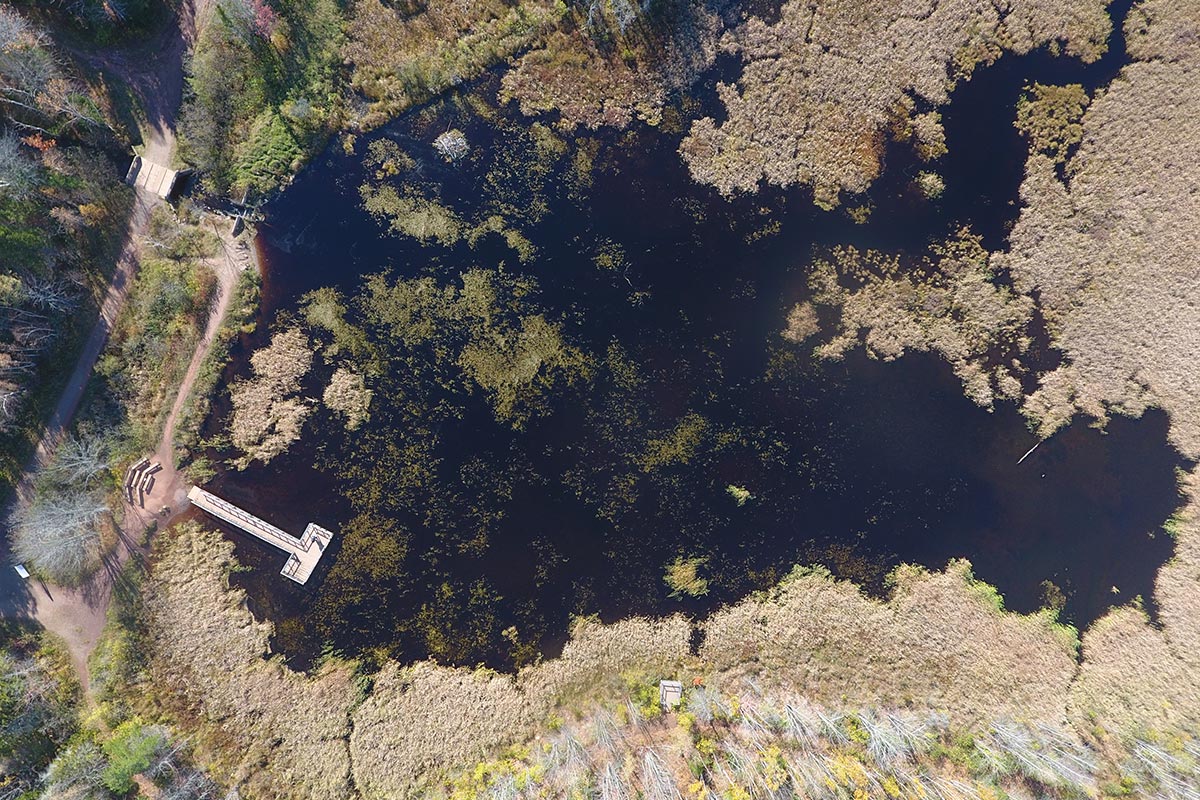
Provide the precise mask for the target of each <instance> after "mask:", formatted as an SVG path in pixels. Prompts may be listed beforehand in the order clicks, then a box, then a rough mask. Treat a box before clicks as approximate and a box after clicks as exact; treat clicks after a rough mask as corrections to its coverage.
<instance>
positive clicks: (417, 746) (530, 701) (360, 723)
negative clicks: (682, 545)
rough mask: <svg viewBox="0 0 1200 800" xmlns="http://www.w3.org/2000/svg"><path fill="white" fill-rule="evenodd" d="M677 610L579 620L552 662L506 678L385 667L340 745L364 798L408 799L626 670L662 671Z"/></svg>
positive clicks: (604, 689) (672, 645)
mask: <svg viewBox="0 0 1200 800" xmlns="http://www.w3.org/2000/svg"><path fill="white" fill-rule="evenodd" d="M690 632H691V625H690V623H688V622H687V620H685V619H683V618H682V617H679V616H673V617H668V618H666V619H662V620H647V619H638V618H634V619H628V620H623V621H621V622H617V623H614V624H612V625H600V624H598V623H592V624H580V625H577V626H576V627H575V629H574V630H573V631H572V638H571V641H570V642H569V643H568V644H567V646H566V647H565V648H564V650H563V654H562V656H561V657H560V658H557V659H553V660H551V661H548V662H546V663H543V664H539V665H537V666H534V667H529V668H527V669H525V670H522V671H521V673H520V674H519V675H518V676H516V678H513V677H512V676H502V675H497V674H495V673H491V672H487V671H471V670H465V669H454V668H449V667H441V666H438V665H436V664H433V663H428V662H426V663H421V664H417V665H415V666H413V667H410V668H408V669H401V668H399V667H398V666H396V665H395V664H389V665H388V666H386V667H384V669H383V670H382V671H381V672H380V673H379V675H378V676H377V677H376V680H375V687H374V690H373V691H372V693H371V696H370V697H369V698H368V699H367V700H366V701H365V702H364V703H363V704H362V706H360V707H359V709H358V710H357V711H356V712H355V714H354V733H353V734H352V736H351V739H350V750H351V755H352V758H353V761H354V777H355V781H356V783H357V785H358V789H359V791H360V792H361V793H362V795H363V796H364V797H366V798H385V797H400V796H409V795H411V794H415V793H418V792H419V790H420V789H422V788H423V787H426V786H429V785H433V784H436V783H437V782H438V781H440V780H442V779H443V778H444V777H445V775H446V774H447V772H448V771H454V770H457V769H461V768H462V767H463V766H465V765H466V764H469V763H472V762H474V761H478V760H480V759H482V758H483V757H484V756H486V755H487V754H489V753H491V752H493V751H495V750H496V749H498V748H500V747H502V746H504V745H508V744H513V743H516V742H519V741H521V740H523V739H525V738H527V737H529V736H530V735H532V734H533V733H534V731H535V730H536V727H537V725H538V724H540V723H543V722H544V721H545V719H546V717H547V715H548V714H550V713H551V712H552V711H553V709H554V708H555V707H557V706H559V705H561V704H564V703H566V704H567V705H574V704H576V703H580V702H583V700H582V699H581V698H584V697H589V698H590V697H596V696H602V695H605V694H608V693H611V692H615V691H618V690H620V688H621V683H620V680H619V676H620V674H621V673H622V672H624V671H627V670H638V671H653V670H663V671H664V674H665V670H668V669H670V668H672V667H674V666H676V665H678V664H679V663H680V662H681V661H683V659H684V658H686V656H687V652H688V636H689V634H690Z"/></svg>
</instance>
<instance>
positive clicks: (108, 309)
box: [0, 0, 237, 704]
mask: <svg viewBox="0 0 1200 800" xmlns="http://www.w3.org/2000/svg"><path fill="white" fill-rule="evenodd" d="M212 5H213V2H212V0H183V2H181V4H180V9H179V12H178V15H177V17H176V19H175V20H173V21H172V22H170V23H168V24H167V25H165V26H164V30H163V31H162V32H161V33H160V34H159V35H158V36H156V37H153V38H152V39H151V40H149V41H147V42H142V43H140V44H139V45H138V46H137V48H136V49H126V50H117V49H109V50H102V51H98V52H94V53H75V55H76V56H77V57H79V58H81V60H82V61H84V62H85V63H88V64H90V65H92V66H102V67H104V68H105V69H107V70H109V71H111V72H113V73H115V74H116V75H118V76H119V77H120V79H121V80H122V81H123V82H124V83H125V84H126V85H127V86H128V87H129V88H130V89H131V91H134V92H135V93H136V94H137V95H138V97H139V100H140V102H141V104H142V110H143V112H144V116H145V119H144V120H142V124H141V133H142V139H143V142H142V144H143V148H144V149H143V154H144V155H145V156H146V157H148V158H150V159H151V160H154V161H157V162H159V163H164V164H170V163H172V161H173V160H174V157H175V148H176V138H175V122H176V118H177V116H178V112H179V107H180V104H181V102H182V97H183V83H184V70H183V61H184V56H185V54H186V53H187V52H188V50H189V49H190V47H191V45H192V43H193V42H194V41H195V36H196V31H197V25H196V23H197V20H198V19H200V18H202V16H203V15H204V14H206V13H208V12H209V10H210V9H211V7H212ZM151 53H153V57H149V56H150V54H151ZM148 66H149V67H151V69H150V70H147V67H148ZM136 192H137V196H136V202H135V205H134V208H133V212H132V214H131V217H130V221H129V226H128V229H127V231H126V240H125V246H124V247H123V249H122V250H121V254H120V256H119V258H118V261H117V268H116V270H115V272H114V274H113V277H112V280H111V282H110V284H109V286H108V289H107V291H106V293H105V296H104V299H103V301H102V302H101V305H100V314H99V318H98V319H97V320H96V323H95V325H94V326H93V327H92V330H91V333H90V334H89V335H88V338H87V340H86V342H85V344H84V346H83V349H82V350H81V351H80V354H79V357H78V360H77V361H76V364H75V368H74V370H73V371H72V373H71V377H70V379H69V380H68V382H67V384H66V386H64V387H63V391H62V394H61V395H60V397H59V400H58V402H57V404H56V405H55V408H54V411H53V412H52V413H51V415H50V418H49V420H48V421H47V423H46V427H45V428H44V430H43V433H42V436H41V438H40V439H39V441H38V445H37V448H36V449H35V451H34V455H33V457H32V458H31V459H30V462H29V464H28V465H27V467H26V470H25V474H24V476H23V477H22V479H21V481H19V482H18V484H17V487H16V491H15V495H16V500H17V502H22V501H24V500H27V499H28V498H30V497H31V496H32V492H33V483H32V478H33V475H34V473H35V472H36V470H37V468H38V467H40V466H41V465H43V464H45V463H46V462H47V461H48V460H49V459H50V458H51V456H52V455H53V454H54V451H55V449H56V448H57V446H58V444H59V442H60V441H61V439H62V437H63V434H64V432H65V431H66V429H67V427H68V426H69V424H70V422H71V419H72V417H73V416H74V414H75V411H76V410H77V409H78V407H79V403H80V401H81V399H82V397H83V393H84V391H85V389H86V388H87V384H88V380H89V378H90V376H91V374H92V370H93V369H94V367H95V364H96V361H97V359H98V358H99V357H100V354H101V352H102V351H103V349H104V345H105V344H106V343H107V341H108V336H109V333H110V332H111V331H112V327H113V325H114V323H115V322H116V319H117V317H118V316H119V315H120V313H121V310H122V309H123V308H124V307H125V302H126V300H127V299H128V296H129V289H130V285H131V284H132V281H133V278H134V276H135V274H136V272H137V267H138V257H139V240H140V239H141V237H142V236H143V235H144V234H145V232H146V231H147V229H148V226H149V222H150V215H151V212H152V210H153V208H154V206H155V204H157V203H158V202H160V201H159V199H158V198H157V197H156V196H154V195H152V194H149V193H147V192H144V191H142V190H136ZM222 244H223V246H224V248H228V246H229V242H228V241H227V239H226V238H225V237H222ZM214 261H215V262H219V263H213V267H214V269H215V270H216V272H217V275H218V279H219V287H220V289H219V295H218V298H217V302H215V303H214V304H213V307H212V309H211V311H210V314H209V319H208V322H207V324H206V327H205V335H204V338H203V339H202V340H201V343H200V345H199V346H198V347H197V352H196V353H195V354H194V355H193V359H192V363H191V365H190V366H189V369H188V372H187V377H186V378H185V381H184V384H183V385H182V386H181V387H180V391H179V394H178V397H177V398H176V401H175V407H174V408H173V409H172V411H171V415H170V417H169V419H168V423H167V430H166V431H165V433H164V436H163V437H162V440H161V441H160V443H159V446H158V449H157V452H156V457H157V458H159V459H160V460H161V462H162V463H163V468H164V473H166V472H167V470H168V469H169V470H170V475H169V476H168V475H167V474H163V475H162V486H163V488H164V492H163V494H161V495H160V497H168V496H169V495H168V494H167V493H166V490H169V491H172V492H174V491H175V490H176V489H177V486H176V484H178V482H179V476H178V475H176V474H175V470H174V454H173V446H172V440H173V438H174V430H175V426H176V423H177V420H178V416H179V413H180V411H181V410H182V408H183V406H184V404H185V403H186V399H187V396H188V395H189V394H190V389H191V385H192V383H194V381H195V379H196V376H197V375H198V373H199V369H200V365H201V363H202V362H203V359H204V356H205V355H206V354H207V353H208V351H209V349H210V346H211V343H212V341H213V338H214V334H215V333H216V331H217V329H218V327H219V325H220V321H221V317H222V316H223V315H224V312H225V311H226V309H227V308H228V305H229V302H230V300H231V298H232V296H233V289H234V287H235V286H236V283H237V277H236V267H235V261H234V260H233V258H232V257H231V255H230V253H229V251H228V249H224V250H223V252H222V253H221V254H219V255H218V257H217V258H216V259H214ZM186 509H187V505H186V502H185V503H184V504H183V505H182V506H178V507H173V508H172V516H174V515H175V514H178V513H180V512H181V511H184V510H186ZM124 510H125V515H124V520H123V522H122V524H121V526H120V529H119V531H118V539H119V541H118V543H117V546H116V548H115V549H114V551H113V552H112V553H110V554H108V555H107V556H106V557H105V558H104V560H103V563H102V565H101V568H100V569H99V570H98V571H97V573H96V574H95V575H93V576H92V577H91V579H89V580H88V581H87V582H86V583H85V584H84V585H83V586H81V587H79V588H77V589H66V588H62V587H56V586H48V585H46V584H45V583H43V582H41V581H37V580H30V581H22V580H20V579H19V578H18V577H17V575H16V572H15V571H14V570H13V569H11V567H9V566H8V565H7V564H6V565H4V568H3V569H2V570H0V616H3V617H21V618H29V617H33V618H34V619H36V620H37V621H38V622H39V623H40V624H41V625H42V626H43V627H44V628H46V629H47V630H48V631H50V632H52V633H54V634H55V635H57V636H59V637H60V638H61V639H62V640H63V642H64V644H65V645H66V647H67V649H68V651H69V653H70V656H71V662H72V664H73V665H74V667H75V670H76V673H77V674H78V676H79V680H80V684H81V687H82V689H83V694H84V697H85V698H87V701H88V703H89V704H91V703H92V697H91V693H90V691H89V680H88V666H87V662H88V657H89V656H90V655H91V653H92V652H93V651H94V650H95V648H96V644H97V642H98V641H99V639H100V634H101V632H102V631H103V629H104V624H105V621H106V619H107V612H108V606H109V602H110V600H111V599H112V594H113V589H114V587H115V586H116V585H117V582H118V581H119V580H120V576H121V572H122V568H123V567H124V564H125V562H126V561H127V560H128V559H129V558H130V557H134V558H144V557H145V544H144V542H145V539H146V536H145V533H146V531H147V530H148V529H149V527H150V525H151V524H152V523H155V522H159V521H160V520H159V519H158V518H157V515H155V514H154V513H153V511H150V510H146V509H141V508H136V507H133V506H131V505H128V504H126V507H125V509H124ZM4 549H5V550H7V547H5V548H4ZM5 560H7V559H5Z"/></svg>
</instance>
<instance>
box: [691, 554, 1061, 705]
mask: <svg viewBox="0 0 1200 800" xmlns="http://www.w3.org/2000/svg"><path fill="white" fill-rule="evenodd" d="M705 631H706V633H707V635H706V637H705V640H704V647H703V649H702V650H701V652H700V657H701V659H702V660H703V661H704V662H705V663H706V664H707V665H708V666H709V667H711V668H712V669H715V670H724V671H730V672H731V673H733V674H739V673H742V672H745V671H751V672H760V673H761V674H762V676H763V679H764V680H767V681H772V680H776V681H779V680H785V681H792V682H794V683H796V684H797V685H801V686H804V687H805V690H806V692H808V693H809V694H811V695H812V696H814V697H815V698H817V699H818V700H819V701H820V702H827V703H834V704H837V703H851V704H856V705H863V706H878V705H898V706H908V705H915V706H917V707H925V708H930V709H934V710H939V711H944V712H947V713H949V714H950V715H951V716H952V718H953V720H954V721H955V722H956V723H957V724H965V723H969V722H973V721H977V720H979V719H984V718H994V717H1000V716H1011V717H1015V718H1020V719H1035V720H1041V721H1045V722H1050V723H1057V722H1059V721H1061V719H1062V716H1063V708H1064V704H1065V698H1066V693H1067V687H1068V685H1069V684H1070V681H1071V677H1072V675H1073V674H1074V672H1075V655H1074V649H1073V642H1072V641H1071V640H1070V638H1069V635H1068V634H1066V633H1065V632H1064V631H1062V630H1061V629H1056V628H1055V627H1054V626H1053V625H1052V624H1051V622H1050V621H1049V619H1048V618H1047V617H1045V616H1042V615H1032V616H1021V615H1018V614H1013V613H1006V612H1003V611H1001V610H999V609H998V608H997V606H996V604H995V603H994V602H993V600H992V597H991V596H990V595H989V591H988V590H987V589H986V587H982V586H980V585H978V584H976V583H975V582H974V581H973V580H972V579H971V578H970V577H969V566H968V565H967V564H966V563H965V562H959V563H956V564H952V565H951V566H950V568H949V569H947V571H946V572H944V573H926V572H923V571H920V570H916V569H912V568H904V569H902V570H900V571H899V572H898V573H897V584H896V589H895V594H894V596H893V597H892V599H891V600H890V601H889V602H887V603H883V602H879V601H876V600H871V599H868V598H866V597H864V596H863V595H862V594H861V593H860V592H859V590H858V589H857V587H855V586H854V585H853V584H850V583H847V582H842V581H834V580H832V579H831V578H830V577H828V576H827V575H825V574H821V573H812V572H808V573H801V574H798V575H796V576H794V577H792V578H790V579H789V580H787V581H785V582H784V583H783V584H782V585H781V586H780V587H779V589H778V590H777V591H775V592H773V593H772V594H771V595H770V596H769V597H767V598H763V599H760V600H748V601H746V602H743V603H741V604H739V605H736V606H733V607H731V608H728V609H725V610H723V611H719V612H717V613H716V614H714V615H713V617H712V618H711V619H710V620H709V621H708V622H707V623H706V624H705Z"/></svg>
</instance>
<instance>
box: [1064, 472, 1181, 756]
mask: <svg viewBox="0 0 1200 800" xmlns="http://www.w3.org/2000/svg"><path fill="white" fill-rule="evenodd" d="M1184 490H1185V492H1186V494H1187V499H1188V503H1187V505H1186V506H1185V508H1184V510H1183V512H1182V513H1181V514H1180V515H1179V516H1178V517H1177V518H1176V520H1175V522H1174V524H1172V526H1171V527H1172V529H1173V531H1174V535H1175V540H1176V547H1175V556H1174V558H1173V559H1172V561H1171V562H1170V563H1168V564H1167V565H1166V566H1164V567H1163V568H1162V570H1161V571H1160V572H1159V575H1158V580H1157V582H1156V585H1155V600H1156V601H1157V603H1158V609H1159V614H1160V618H1161V619H1160V622H1161V626H1160V627H1159V626H1154V625H1151V624H1150V623H1149V620H1148V619H1147V618H1146V615H1145V614H1144V613H1142V612H1141V611H1139V610H1136V609H1132V608H1123V609H1119V610H1117V611H1114V612H1112V613H1110V614H1109V615H1108V616H1106V617H1104V618H1103V619H1101V620H1100V621H1098V622H1097V623H1096V624H1095V625H1093V626H1092V627H1091V628H1090V629H1089V630H1088V631H1087V632H1086V633H1085V634H1084V637H1083V665H1082V667H1081V668H1080V672H1079V677H1078V679H1077V680H1076V682H1075V685H1074V687H1073V690H1072V693H1071V716H1072V719H1073V720H1074V721H1075V723H1076V725H1077V726H1078V727H1079V728H1080V730H1081V731H1084V732H1089V731H1092V730H1093V728H1098V729H1099V730H1100V731H1104V732H1106V733H1109V734H1112V735H1114V736H1116V737H1118V738H1120V739H1123V740H1128V739H1130V738H1131V737H1133V736H1138V735H1141V734H1143V733H1144V732H1147V731H1150V732H1155V733H1158V734H1160V735H1166V736H1171V735H1173V734H1176V733H1177V732H1179V731H1181V730H1182V731H1188V732H1190V733H1191V735H1192V736H1200V476H1197V475H1196V474H1195V473H1192V474H1189V475H1188V476H1187V478H1186V479H1185V481H1184Z"/></svg>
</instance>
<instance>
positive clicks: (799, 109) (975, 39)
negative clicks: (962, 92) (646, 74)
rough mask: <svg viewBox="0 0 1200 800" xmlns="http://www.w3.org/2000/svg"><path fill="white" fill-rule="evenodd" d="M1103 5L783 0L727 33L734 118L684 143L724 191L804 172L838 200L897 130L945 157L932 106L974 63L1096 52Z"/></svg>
mask: <svg viewBox="0 0 1200 800" xmlns="http://www.w3.org/2000/svg"><path fill="white" fill-rule="evenodd" d="M1104 6H1105V4H1104V2H1103V1H1102V0H1071V2H1067V3H1046V2H1042V0H1021V1H1020V2H1014V3H1011V4H1009V5H1007V6H1005V7H1003V9H1001V8H998V7H997V6H996V5H995V4H993V3H989V2H984V0H974V1H973V2H966V3H954V4H943V3H935V4H929V5H928V6H926V7H922V8H914V7H912V6H911V5H910V4H908V3H902V2H885V3H869V2H860V0H845V2H834V3H821V4H818V5H814V4H812V3H807V2H801V0H788V1H787V2H784V3H783V4H782V7H781V9H780V12H779V19H778V21H776V22H773V23H771V22H766V21H764V20H762V19H759V18H751V19H750V20H749V21H747V22H746V23H745V24H744V25H741V26H739V27H737V28H735V29H733V30H732V31H730V32H729V33H728V34H726V36H725V37H724V38H723V39H722V43H721V46H722V49H723V50H724V51H726V52H729V53H734V54H737V55H739V56H740V57H741V59H742V61H743V69H742V74H741V77H740V79H739V80H738V82H737V84H736V85H734V84H721V85H720V86H719V87H718V92H719V94H720V96H721V100H722V102H723V104H724V106H725V113H726V117H725V119H724V120H721V121H717V120H715V119H713V118H711V117H705V118H703V119H700V120H698V121H696V122H695V123H694V124H693V125H692V127H691V130H690V132H689V133H688V136H687V138H686V139H684V141H683V144H682V145H681V146H680V153H681V154H682V156H683V158H684V160H685V161H686V162H687V164H688V168H689V169H690V170H691V172H692V175H693V177H695V179H696V180H698V181H700V182H702V183H708V184H712V185H713V186H715V187H716V188H717V189H718V190H719V191H720V192H721V193H723V194H732V193H734V192H751V191H755V190H756V189H757V188H758V187H759V186H760V185H761V184H763V183H769V184H774V185H776V186H790V185H792V184H797V183H798V184H803V185H806V186H811V187H812V191H813V199H814V202H816V203H817V204H818V205H820V206H822V207H825V208H830V207H833V206H836V205H837V204H838V203H839V202H840V198H841V195H842V194H843V193H851V194H857V193H861V192H864V191H866V189H867V188H868V187H869V186H870V185H871V183H872V182H873V181H874V180H875V179H876V178H877V177H878V175H879V171H880V169H881V166H882V164H881V159H882V156H883V146H884V141H885V137H886V136H887V135H888V134H889V132H893V131H894V132H898V133H899V134H900V136H899V137H898V138H908V139H912V140H914V144H915V146H916V149H917V152H918V153H921V154H922V155H925V156H936V155H937V153H938V150H939V149H941V142H942V139H943V134H942V131H941V126H940V124H939V123H938V121H937V117H936V116H935V114H936V109H937V107H938V106H941V105H944V104H945V103H946V102H947V101H948V100H949V93H950V90H951V89H952V88H953V87H954V85H955V83H956V82H957V81H959V80H961V79H963V78H967V77H969V76H970V74H971V71H972V70H973V69H974V68H975V67H976V65H978V64H981V63H988V62H990V61H992V60H994V59H996V58H997V57H999V56H1000V55H1001V53H1003V52H1005V51H1012V52H1016V53H1025V52H1028V51H1029V50H1031V49H1033V48H1036V47H1042V46H1053V47H1060V48H1062V49H1064V50H1065V51H1066V52H1067V53H1068V54H1071V55H1075V56H1078V57H1081V58H1083V59H1085V60H1092V59H1095V58H1098V57H1099V55H1100V54H1101V53H1102V52H1103V51H1104V47H1105V41H1106V39H1107V37H1108V32H1109V28H1110V22H1109V19H1108V15H1107V14H1106V13H1105V10H1104ZM893 135H895V134H893Z"/></svg>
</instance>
